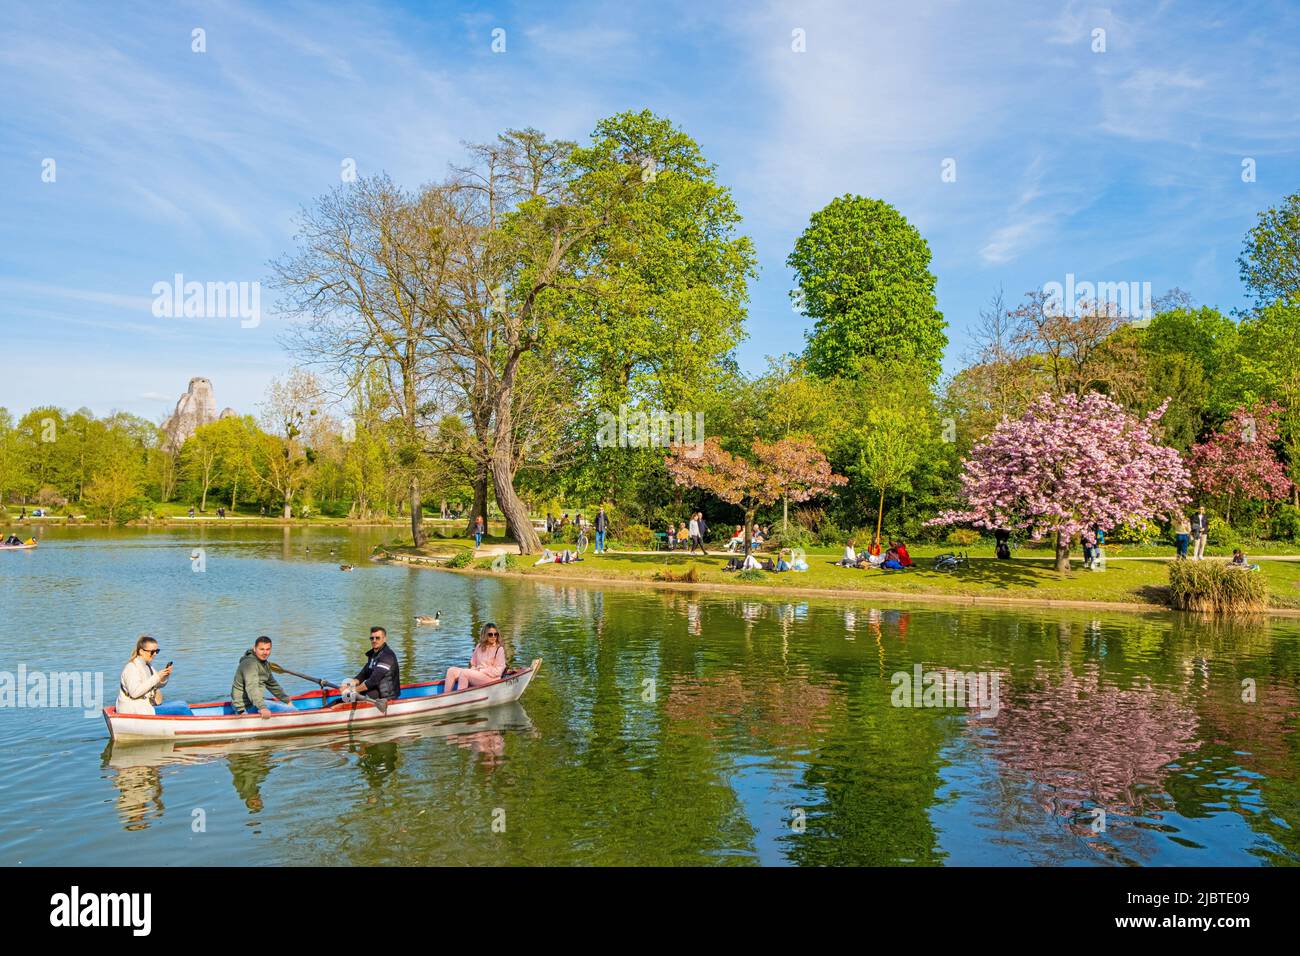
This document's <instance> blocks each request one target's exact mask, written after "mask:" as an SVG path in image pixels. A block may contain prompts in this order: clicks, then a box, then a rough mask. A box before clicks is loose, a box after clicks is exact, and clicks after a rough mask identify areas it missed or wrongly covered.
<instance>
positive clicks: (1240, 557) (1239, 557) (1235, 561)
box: [1228, 548, 1259, 571]
mask: <svg viewBox="0 0 1300 956" xmlns="http://www.w3.org/2000/svg"><path fill="white" fill-rule="evenodd" d="M1228 565H1229V567H1233V568H1241V569H1242V570H1243V571H1258V570H1259V565H1258V564H1248V563H1247V562H1246V555H1245V554H1243V553H1242V550H1241V548H1233V549H1232V560H1231V561H1229V562H1228Z"/></svg>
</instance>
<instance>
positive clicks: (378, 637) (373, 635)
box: [370, 634, 384, 641]
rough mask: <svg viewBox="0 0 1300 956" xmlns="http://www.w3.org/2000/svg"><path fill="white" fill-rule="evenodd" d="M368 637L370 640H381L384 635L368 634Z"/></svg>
mask: <svg viewBox="0 0 1300 956" xmlns="http://www.w3.org/2000/svg"><path fill="white" fill-rule="evenodd" d="M370 639H371V640H372V641H382V640H383V639H384V635H382V634H371V635H370Z"/></svg>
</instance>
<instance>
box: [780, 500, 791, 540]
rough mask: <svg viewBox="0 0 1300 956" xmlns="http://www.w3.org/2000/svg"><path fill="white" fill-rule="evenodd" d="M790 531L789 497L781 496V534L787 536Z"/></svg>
mask: <svg viewBox="0 0 1300 956" xmlns="http://www.w3.org/2000/svg"><path fill="white" fill-rule="evenodd" d="M789 531H790V496H789V495H782V496H781V533H782V534H787V533H789Z"/></svg>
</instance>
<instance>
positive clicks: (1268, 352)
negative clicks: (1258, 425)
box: [1241, 302, 1300, 505]
mask: <svg viewBox="0 0 1300 956" xmlns="http://www.w3.org/2000/svg"><path fill="white" fill-rule="evenodd" d="M1241 340H1242V341H1241V352H1242V360H1243V366H1244V379H1245V382H1246V383H1247V386H1248V388H1247V389H1246V390H1245V400H1246V401H1254V400H1255V399H1257V398H1263V399H1271V400H1273V401H1276V402H1277V403H1278V404H1280V405H1281V406H1282V411H1281V426H1282V428H1281V431H1282V442H1283V447H1284V448H1285V449H1286V457H1287V463H1288V464H1287V475H1288V477H1289V478H1290V479H1291V481H1292V482H1293V483H1300V305H1295V306H1292V305H1285V304H1283V303H1280V302H1275V303H1273V304H1272V305H1269V306H1266V307H1264V308H1263V309H1261V310H1259V312H1257V313H1256V314H1255V315H1253V316H1251V317H1250V318H1248V319H1246V320H1245V321H1244V322H1242V325H1241ZM1252 393H1253V394H1252ZM1291 502H1292V504H1296V505H1300V492H1297V491H1296V490H1295V484H1293V489H1292V496H1291Z"/></svg>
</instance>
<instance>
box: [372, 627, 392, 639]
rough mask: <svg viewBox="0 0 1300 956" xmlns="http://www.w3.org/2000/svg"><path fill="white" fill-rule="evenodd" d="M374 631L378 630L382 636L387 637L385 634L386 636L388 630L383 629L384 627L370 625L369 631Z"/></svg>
mask: <svg viewBox="0 0 1300 956" xmlns="http://www.w3.org/2000/svg"><path fill="white" fill-rule="evenodd" d="M375 631H378V632H379V633H380V634H382V635H384V637H387V636H388V631H387V630H385V629H384V628H382V627H378V626H376V627H372V628H371V629H370V633H371V634H373V633H375Z"/></svg>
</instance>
